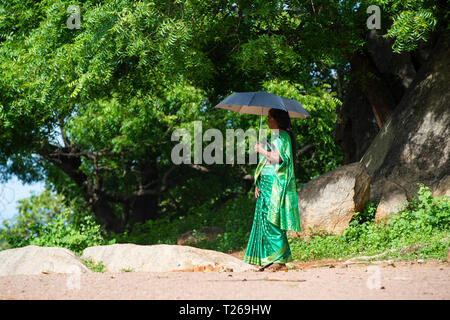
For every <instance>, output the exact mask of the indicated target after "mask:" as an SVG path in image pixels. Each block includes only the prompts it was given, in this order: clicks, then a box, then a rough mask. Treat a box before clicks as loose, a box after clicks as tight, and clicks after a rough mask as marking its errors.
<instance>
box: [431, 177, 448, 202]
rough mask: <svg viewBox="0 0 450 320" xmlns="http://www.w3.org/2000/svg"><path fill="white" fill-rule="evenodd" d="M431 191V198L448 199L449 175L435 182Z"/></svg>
mask: <svg viewBox="0 0 450 320" xmlns="http://www.w3.org/2000/svg"><path fill="white" fill-rule="evenodd" d="M431 189H432V190H433V192H432V196H433V197H443V196H447V197H450V175H447V176H445V177H444V178H442V179H441V180H440V181H437V182H436V183H435V184H434V186H432V188H431Z"/></svg>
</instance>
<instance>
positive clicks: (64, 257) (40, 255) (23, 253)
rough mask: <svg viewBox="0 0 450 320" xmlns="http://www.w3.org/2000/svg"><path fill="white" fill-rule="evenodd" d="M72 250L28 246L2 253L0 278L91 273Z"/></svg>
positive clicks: (0, 252) (0, 257) (0, 254)
mask: <svg viewBox="0 0 450 320" xmlns="http://www.w3.org/2000/svg"><path fill="white" fill-rule="evenodd" d="M90 272H91V270H89V269H88V268H87V267H86V266H85V265H84V264H83V263H82V261H81V260H80V259H79V258H78V257H77V256H76V255H75V254H74V253H73V252H72V251H70V250H68V249H65V248H58V247H38V246H27V247H23V248H15V249H9V250H3V251H0V276H8V275H19V274H21V275H28V274H41V273H90Z"/></svg>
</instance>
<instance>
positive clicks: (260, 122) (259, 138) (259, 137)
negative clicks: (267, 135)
mask: <svg viewBox="0 0 450 320" xmlns="http://www.w3.org/2000/svg"><path fill="white" fill-rule="evenodd" d="M262 116H263V108H261V119H259V136H258V142H261V126H262Z"/></svg>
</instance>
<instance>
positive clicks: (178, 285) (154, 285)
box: [0, 260, 450, 300]
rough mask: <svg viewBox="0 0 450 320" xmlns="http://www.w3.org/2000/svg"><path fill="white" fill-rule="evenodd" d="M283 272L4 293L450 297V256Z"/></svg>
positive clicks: (97, 278) (87, 280)
mask: <svg viewBox="0 0 450 320" xmlns="http://www.w3.org/2000/svg"><path fill="white" fill-rule="evenodd" d="M288 267H289V271H287V272H283V271H279V272H245V273H235V272H164V273H141V272H121V273H92V274H82V275H76V274H69V275H67V274H41V275H28V276H21V275H16V276H4V277H0V299H6V300H8V299H39V300H40V299H77V300H78V299H83V300H85V299H99V300H103V299H126V300H128V299H168V300H177V299H183V300H211V299H218V300H222V299H230V300H253V299H261V300H267V299H271V300H278V299H282V300H302V299H308V300H309V299H327V300H329V299H332V300H333V299H358V300H359V299H381V300H383V299H426V300H429V299H438V300H449V299H450V268H449V264H448V263H447V262H440V261H433V260H429V261H426V262H424V263H418V262H371V263H355V264H349V265H345V264H344V263H343V262H342V261H332V260H323V261H314V262H304V263H298V262H295V263H290V264H288Z"/></svg>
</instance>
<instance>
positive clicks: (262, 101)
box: [215, 91, 309, 118]
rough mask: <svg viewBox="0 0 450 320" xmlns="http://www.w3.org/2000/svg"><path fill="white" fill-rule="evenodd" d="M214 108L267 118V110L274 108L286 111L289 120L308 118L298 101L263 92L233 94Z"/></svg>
mask: <svg viewBox="0 0 450 320" xmlns="http://www.w3.org/2000/svg"><path fill="white" fill-rule="evenodd" d="M215 108H221V109H227V110H232V111H234V112H237V113H247V114H256V115H261V116H267V115H268V113H269V110H270V109H271V108H275V109H281V110H284V111H287V112H288V113H289V116H290V117H291V118H306V117H308V116H309V113H308V112H307V111H306V110H305V109H304V108H303V107H302V105H301V104H300V103H299V102H298V101H296V100H292V99H288V98H284V97H280V96H277V95H275V94H272V93H268V92H264V91H258V92H235V93H233V94H231V95H229V96H228V97H226V98H225V99H223V100H222V101H221V102H219V104H217V105H216V106H215Z"/></svg>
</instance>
